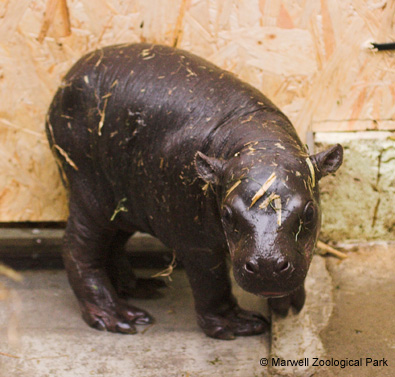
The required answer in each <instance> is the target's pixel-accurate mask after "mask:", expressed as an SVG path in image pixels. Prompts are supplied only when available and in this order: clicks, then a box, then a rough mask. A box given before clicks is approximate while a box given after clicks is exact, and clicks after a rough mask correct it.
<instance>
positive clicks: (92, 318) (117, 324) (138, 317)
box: [80, 302, 154, 334]
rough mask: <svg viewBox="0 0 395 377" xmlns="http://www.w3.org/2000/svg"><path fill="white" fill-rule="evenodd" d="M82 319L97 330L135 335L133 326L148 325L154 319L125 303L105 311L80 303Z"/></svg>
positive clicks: (93, 305) (90, 304) (86, 303)
mask: <svg viewBox="0 0 395 377" xmlns="http://www.w3.org/2000/svg"><path fill="white" fill-rule="evenodd" d="M80 307H81V310H82V318H83V319H84V321H85V322H86V323H87V324H88V325H89V326H91V327H93V328H95V329H97V330H101V331H104V330H107V331H110V332H117V333H121V334H135V333H136V332H137V330H136V328H135V326H134V325H148V324H150V323H153V322H154V319H153V318H152V317H151V316H150V315H149V314H148V313H147V312H145V311H144V310H141V309H139V308H136V307H134V306H130V305H127V304H126V303H118V304H116V305H113V306H111V307H107V308H105V309H103V308H101V307H99V306H97V305H96V304H92V303H88V302H84V303H80Z"/></svg>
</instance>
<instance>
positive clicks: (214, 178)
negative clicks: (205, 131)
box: [195, 152, 224, 185]
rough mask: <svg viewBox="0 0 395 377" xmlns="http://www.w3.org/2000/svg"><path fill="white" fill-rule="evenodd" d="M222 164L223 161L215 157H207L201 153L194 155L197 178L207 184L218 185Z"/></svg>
mask: <svg viewBox="0 0 395 377" xmlns="http://www.w3.org/2000/svg"><path fill="white" fill-rule="evenodd" d="M223 164H224V163H223V161H221V160H219V159H217V158H215V157H208V156H206V155H205V154H204V153H202V152H197V153H196V155H195V166H196V171H197V173H198V175H199V177H200V178H202V179H203V180H204V181H205V182H207V183H212V184H214V185H218V184H219V182H220V177H221V174H222V168H223Z"/></svg>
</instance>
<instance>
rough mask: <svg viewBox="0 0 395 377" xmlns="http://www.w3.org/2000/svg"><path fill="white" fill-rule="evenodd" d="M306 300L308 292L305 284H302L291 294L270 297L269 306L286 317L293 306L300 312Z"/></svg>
mask: <svg viewBox="0 0 395 377" xmlns="http://www.w3.org/2000/svg"><path fill="white" fill-rule="evenodd" d="M305 300H306V292H305V290H304V286H303V285H302V286H300V287H299V288H297V289H296V290H295V291H293V292H292V293H291V294H290V295H288V296H284V297H279V298H274V297H273V298H269V300H268V304H269V307H270V308H271V309H272V310H273V311H274V312H275V313H276V314H278V315H280V316H282V317H285V316H286V315H287V314H288V310H289V308H290V307H291V306H293V307H294V308H295V310H296V312H297V313H298V312H300V311H301V310H302V308H303V306H304V302H305Z"/></svg>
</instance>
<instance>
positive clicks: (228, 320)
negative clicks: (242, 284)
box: [198, 305, 270, 340]
mask: <svg viewBox="0 0 395 377" xmlns="http://www.w3.org/2000/svg"><path fill="white" fill-rule="evenodd" d="M198 324H199V326H200V327H201V328H202V330H203V331H204V333H205V334H206V335H208V336H209V337H211V338H216V339H222V340H233V339H235V337H236V336H248V335H258V334H262V333H264V332H265V331H267V330H268V329H269V326H270V325H269V323H268V322H267V321H266V319H265V318H264V317H263V316H262V315H261V314H259V313H257V312H252V311H247V310H244V309H241V308H240V307H239V306H237V305H236V306H234V307H232V308H231V309H229V310H227V311H226V312H224V313H221V314H213V313H206V314H198Z"/></svg>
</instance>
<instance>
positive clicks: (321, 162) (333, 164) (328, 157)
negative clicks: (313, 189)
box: [310, 144, 343, 180]
mask: <svg viewBox="0 0 395 377" xmlns="http://www.w3.org/2000/svg"><path fill="white" fill-rule="evenodd" d="M310 159H311V160H312V161H313V165H314V168H315V175H316V177H317V180H319V179H321V178H322V177H325V176H326V175H328V174H330V173H334V172H335V171H336V170H337V169H339V167H340V165H341V164H342V162H343V147H342V146H341V145H340V144H336V145H334V146H333V147H331V148H329V149H327V150H326V151H323V152H320V153H317V154H315V155H313V156H310Z"/></svg>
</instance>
